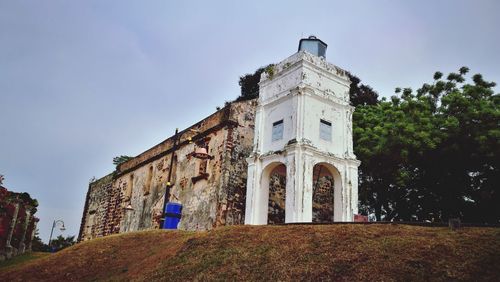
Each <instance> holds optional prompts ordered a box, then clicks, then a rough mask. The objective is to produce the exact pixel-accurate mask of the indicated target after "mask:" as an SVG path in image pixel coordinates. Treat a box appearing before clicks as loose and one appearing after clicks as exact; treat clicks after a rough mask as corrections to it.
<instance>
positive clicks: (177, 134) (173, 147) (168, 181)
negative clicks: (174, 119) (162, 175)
mask: <svg viewBox="0 0 500 282" xmlns="http://www.w3.org/2000/svg"><path fill="white" fill-rule="evenodd" d="M178 141H179V129H178V128H176V129H175V135H174V145H173V146H172V155H171V156H170V167H169V169H168V178H167V187H166V189H165V195H164V198H163V205H162V206H163V209H162V211H161V219H160V229H162V228H163V224H164V222H165V207H166V206H167V203H168V200H169V198H170V187H171V186H172V183H171V182H170V181H171V180H172V167H173V165H174V156H175V150H176V149H177V142H178Z"/></svg>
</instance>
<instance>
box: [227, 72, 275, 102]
mask: <svg viewBox="0 0 500 282" xmlns="http://www.w3.org/2000/svg"><path fill="white" fill-rule="evenodd" d="M273 66H274V65H273V64H270V65H267V66H265V67H261V68H258V69H257V70H256V71H255V72H254V73H253V74H245V75H243V76H240V80H239V82H238V84H239V85H240V88H241V95H240V96H239V97H238V98H237V99H236V101H245V100H251V99H255V98H257V97H259V82H260V75H261V74H262V73H263V72H264V71H266V69H269V68H272V67H273Z"/></svg>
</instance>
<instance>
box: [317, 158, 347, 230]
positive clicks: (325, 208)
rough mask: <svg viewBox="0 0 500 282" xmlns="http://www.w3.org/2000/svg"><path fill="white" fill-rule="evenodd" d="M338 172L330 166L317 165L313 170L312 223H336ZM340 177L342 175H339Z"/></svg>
mask: <svg viewBox="0 0 500 282" xmlns="http://www.w3.org/2000/svg"><path fill="white" fill-rule="evenodd" d="M335 172H337V170H336V169H335V168H334V167H333V166H332V165H329V164H324V163H320V164H316V165H315V166H314V168H313V197H312V198H313V203H312V221H313V222H317V223H328V222H333V221H334V206H335V189H339V188H340V187H336V185H335V182H336V181H335V177H334V174H338V172H337V173H335ZM339 177H340V175H339Z"/></svg>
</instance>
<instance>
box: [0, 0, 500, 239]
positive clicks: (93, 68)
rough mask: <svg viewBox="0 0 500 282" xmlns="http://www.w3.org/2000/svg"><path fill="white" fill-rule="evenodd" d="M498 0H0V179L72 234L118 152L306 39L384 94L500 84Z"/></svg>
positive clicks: (170, 126)
mask: <svg viewBox="0 0 500 282" xmlns="http://www.w3.org/2000/svg"><path fill="white" fill-rule="evenodd" d="M499 3H500V1H455V0H450V1H339V2H336V1H335V2H334V1H234V0H233V1H199V2H196V1H175V2H174V1H170V2H167V1H133V2H132V1H122V0H120V1H48V0H47V1H17V0H16V1H8V0H0V174H4V175H5V177H6V180H5V182H4V185H5V186H6V187H8V188H9V189H10V190H14V191H18V192H28V193H30V194H31V195H32V196H33V197H34V198H36V199H38V201H39V202H40V207H39V211H38V213H37V216H38V217H40V219H41V220H40V222H39V225H38V227H39V229H40V234H41V236H42V239H43V240H44V241H48V237H49V233H50V228H51V225H52V221H53V220H54V219H63V220H64V222H65V223H66V227H67V230H66V231H65V232H64V235H77V234H78V230H79V227H80V221H81V217H82V212H83V205H84V201H85V195H86V192H87V188H88V183H89V179H90V178H92V177H93V176H96V177H101V176H104V175H106V174H107V173H109V172H111V171H112V170H113V169H114V167H113V165H112V159H113V157H114V156H118V155H137V154H139V153H141V152H142V151H144V150H146V149H148V148H150V147H151V146H153V145H155V144H157V143H159V142H161V141H162V140H164V139H165V138H167V137H169V136H170V135H172V134H173V132H174V131H175V128H176V127H179V128H181V129H182V128H185V127H187V126H189V125H191V124H193V123H195V122H197V121H199V120H201V119H203V118H204V117H206V116H207V115H209V114H211V113H212V112H214V111H215V107H216V106H221V105H223V104H224V101H229V100H232V99H234V98H236V97H237V96H238V95H239V91H240V90H239V86H238V77H239V76H240V75H243V74H245V73H252V72H253V71H254V70H255V69H257V68H258V67H260V66H264V65H267V64H269V63H273V62H279V61H281V60H282V59H284V58H286V57H288V56H289V55H291V54H293V53H294V52H296V51H297V45H298V41H299V39H300V38H301V37H306V36H308V35H310V34H314V35H316V36H317V37H319V38H320V39H322V40H323V41H324V42H326V43H327V44H328V51H327V60H328V61H330V62H332V63H334V64H336V65H338V66H340V67H342V68H344V69H347V70H349V71H351V72H352V73H353V74H356V75H357V76H359V77H360V78H361V79H362V81H363V82H364V83H367V84H369V85H371V86H372V87H373V88H374V89H375V90H376V91H378V92H379V94H380V95H382V96H388V97H389V96H391V95H392V94H393V92H394V88H395V87H398V86H401V87H413V88H414V89H415V88H417V87H418V86H420V85H422V83H424V82H430V81H432V75H433V73H434V72H435V71H437V70H440V71H443V72H445V73H448V72H450V71H456V70H458V68H460V67H461V66H468V67H470V69H471V72H473V73H482V74H483V75H484V77H485V79H487V80H492V81H496V82H500V68H499V66H500V60H499V54H498V52H499V51H500V28H499V27H500V17H499V16H498V12H499V11H500V5H499ZM497 89H498V87H497ZM59 234H60V232H59V231H57V232H56V233H55V235H59Z"/></svg>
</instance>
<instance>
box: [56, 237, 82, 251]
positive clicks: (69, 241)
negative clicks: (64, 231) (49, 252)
mask: <svg viewBox="0 0 500 282" xmlns="http://www.w3.org/2000/svg"><path fill="white" fill-rule="evenodd" d="M75 243H76V241H75V236H68V237H66V238H64V237H63V236H62V235H59V236H57V238H55V239H52V241H51V242H50V247H51V248H52V249H54V250H56V251H60V250H62V249H65V248H67V247H71V246H73V245H74V244H75Z"/></svg>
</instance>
